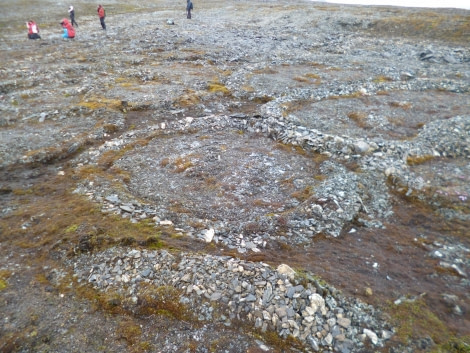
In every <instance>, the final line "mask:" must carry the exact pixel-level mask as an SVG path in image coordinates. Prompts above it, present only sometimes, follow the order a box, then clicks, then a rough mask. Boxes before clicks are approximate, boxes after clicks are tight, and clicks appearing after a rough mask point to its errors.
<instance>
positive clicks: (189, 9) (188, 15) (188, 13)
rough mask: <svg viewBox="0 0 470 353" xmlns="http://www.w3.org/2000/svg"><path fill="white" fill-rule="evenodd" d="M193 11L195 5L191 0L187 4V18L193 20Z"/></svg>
mask: <svg viewBox="0 0 470 353" xmlns="http://www.w3.org/2000/svg"><path fill="white" fill-rule="evenodd" d="M192 9H193V3H192V1H191V0H187V4H186V13H187V16H186V18H189V19H190V18H191V10H192Z"/></svg>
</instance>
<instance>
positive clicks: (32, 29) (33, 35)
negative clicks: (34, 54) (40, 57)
mask: <svg viewBox="0 0 470 353" xmlns="http://www.w3.org/2000/svg"><path fill="white" fill-rule="evenodd" d="M26 26H27V27H28V38H29V39H41V36H40V35H39V27H38V25H37V24H36V22H34V21H33V20H29V21H28V22H26Z"/></svg>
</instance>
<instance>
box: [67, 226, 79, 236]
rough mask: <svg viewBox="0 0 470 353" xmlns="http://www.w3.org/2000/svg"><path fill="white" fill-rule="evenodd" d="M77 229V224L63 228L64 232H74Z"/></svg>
mask: <svg viewBox="0 0 470 353" xmlns="http://www.w3.org/2000/svg"><path fill="white" fill-rule="evenodd" d="M77 229H78V225H77V224H72V225H71V226H69V227H67V229H66V230H65V234H68V233H73V232H76V231H77Z"/></svg>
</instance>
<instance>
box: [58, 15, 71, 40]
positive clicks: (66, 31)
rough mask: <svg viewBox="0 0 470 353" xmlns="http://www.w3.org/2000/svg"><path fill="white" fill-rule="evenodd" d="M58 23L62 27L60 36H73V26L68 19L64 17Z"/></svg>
mask: <svg viewBox="0 0 470 353" xmlns="http://www.w3.org/2000/svg"><path fill="white" fill-rule="evenodd" d="M60 24H61V25H62V28H63V29H64V33H63V34H62V38H75V29H74V28H73V26H72V24H71V23H70V22H69V20H67V19H66V18H64V19H63V20H62V22H61V23H60Z"/></svg>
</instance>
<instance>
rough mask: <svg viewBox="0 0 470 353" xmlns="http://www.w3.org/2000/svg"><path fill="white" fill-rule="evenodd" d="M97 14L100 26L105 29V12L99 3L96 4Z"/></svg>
mask: <svg viewBox="0 0 470 353" xmlns="http://www.w3.org/2000/svg"><path fill="white" fill-rule="evenodd" d="M97 11H98V16H99V17H100V23H101V27H102V28H103V29H104V30H106V24H105V23H104V19H105V17H106V12H104V8H103V6H101V5H98V9H97Z"/></svg>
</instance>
